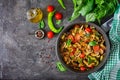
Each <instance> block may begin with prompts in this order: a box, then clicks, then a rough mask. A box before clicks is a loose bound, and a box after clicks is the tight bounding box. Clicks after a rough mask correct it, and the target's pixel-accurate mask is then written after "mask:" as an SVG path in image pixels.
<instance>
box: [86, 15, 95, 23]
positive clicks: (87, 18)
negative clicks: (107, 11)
mask: <svg viewBox="0 0 120 80" xmlns="http://www.w3.org/2000/svg"><path fill="white" fill-rule="evenodd" d="M96 16H97V14H96V13H89V14H87V15H86V22H89V21H91V22H93V21H95V20H96Z"/></svg>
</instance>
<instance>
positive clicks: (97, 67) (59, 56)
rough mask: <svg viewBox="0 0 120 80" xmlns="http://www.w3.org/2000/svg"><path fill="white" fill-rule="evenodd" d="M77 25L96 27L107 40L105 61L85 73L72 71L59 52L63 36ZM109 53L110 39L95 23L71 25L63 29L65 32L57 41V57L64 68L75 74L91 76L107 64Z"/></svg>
mask: <svg viewBox="0 0 120 80" xmlns="http://www.w3.org/2000/svg"><path fill="white" fill-rule="evenodd" d="M75 24H80V25H82V24H88V25H91V26H94V27H95V28H96V30H97V31H98V32H100V33H101V34H102V35H103V37H104V40H105V45H106V50H105V53H104V54H105V55H104V59H103V60H102V61H101V62H100V64H99V65H98V66H96V67H95V68H93V69H91V70H88V71H85V72H81V71H78V70H75V69H72V68H71V67H70V66H68V65H66V63H65V62H64V60H63V58H62V56H61V55H60V51H59V43H60V37H61V35H62V34H63V33H65V32H67V31H69V30H70V29H71V28H72V27H73V26H74V25H75ZM109 52H110V43H109V39H108V37H107V35H106V33H105V32H104V31H103V30H102V29H101V28H100V27H99V26H97V25H95V24H94V23H86V22H79V23H74V24H71V25H69V26H67V27H66V28H64V29H63V31H62V32H61V33H60V34H59V36H58V39H57V44H56V53H57V56H58V58H59V60H60V61H61V63H62V64H63V66H65V68H67V69H68V70H70V71H72V72H75V73H79V74H89V73H92V72H95V71H97V70H99V69H100V68H101V67H102V66H103V65H104V64H105V62H106V60H107V58H108V56H109Z"/></svg>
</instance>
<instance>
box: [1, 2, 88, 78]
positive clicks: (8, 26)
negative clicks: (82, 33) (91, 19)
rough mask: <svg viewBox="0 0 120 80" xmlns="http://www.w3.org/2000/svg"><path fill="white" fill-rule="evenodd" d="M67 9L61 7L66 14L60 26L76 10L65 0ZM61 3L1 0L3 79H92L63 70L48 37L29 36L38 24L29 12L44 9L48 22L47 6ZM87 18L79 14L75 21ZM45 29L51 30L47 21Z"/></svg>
mask: <svg viewBox="0 0 120 80" xmlns="http://www.w3.org/2000/svg"><path fill="white" fill-rule="evenodd" d="M64 1H65V4H66V7H67V9H66V10H63V9H62V8H61V7H59V8H58V10H59V11H60V12H62V13H63V15H64V20H63V22H62V24H61V25H64V26H65V25H68V24H70V23H69V22H68V21H67V19H68V17H69V16H70V15H71V13H72V11H73V4H72V2H71V0H64ZM50 4H51V5H54V6H56V7H57V6H59V5H58V3H57V0H0V36H1V38H0V79H28V80H30V79H38V80H89V79H88V78H87V75H79V74H75V73H71V72H69V71H67V72H60V71H59V70H58V69H57V68H56V65H55V64H56V62H57V61H58V59H57V57H56V53H55V42H56V39H57V36H58V35H55V37H54V38H53V39H51V40H50V41H49V40H48V38H47V37H45V38H44V39H42V40H38V39H36V38H35V37H34V35H30V34H31V33H33V32H34V31H35V30H37V29H38V24H33V23H30V22H29V21H28V20H27V18H26V11H27V10H29V9H30V8H33V7H38V8H41V9H42V10H43V12H44V20H45V22H46V23H47V12H46V7H47V5H50ZM79 20H84V18H82V17H79V19H77V20H76V21H79ZM45 31H49V28H48V26H47V24H46V27H45Z"/></svg>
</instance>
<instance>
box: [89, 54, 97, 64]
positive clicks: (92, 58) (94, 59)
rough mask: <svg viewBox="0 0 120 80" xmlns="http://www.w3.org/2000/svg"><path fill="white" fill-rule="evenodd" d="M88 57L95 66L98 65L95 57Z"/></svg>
mask: <svg viewBox="0 0 120 80" xmlns="http://www.w3.org/2000/svg"><path fill="white" fill-rule="evenodd" d="M89 57H90V59H91V60H93V61H94V62H95V63H96V64H95V66H97V65H98V64H99V61H98V60H97V59H96V58H95V57H92V56H89Z"/></svg>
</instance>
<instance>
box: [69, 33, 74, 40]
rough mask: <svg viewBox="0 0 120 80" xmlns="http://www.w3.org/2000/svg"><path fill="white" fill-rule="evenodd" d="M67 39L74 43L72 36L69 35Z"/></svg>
mask: <svg viewBox="0 0 120 80" xmlns="http://www.w3.org/2000/svg"><path fill="white" fill-rule="evenodd" d="M68 39H70V40H71V41H72V42H73V41H74V37H73V35H71V34H70V35H69V36H68Z"/></svg>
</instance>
